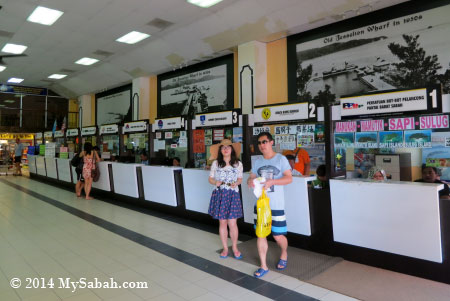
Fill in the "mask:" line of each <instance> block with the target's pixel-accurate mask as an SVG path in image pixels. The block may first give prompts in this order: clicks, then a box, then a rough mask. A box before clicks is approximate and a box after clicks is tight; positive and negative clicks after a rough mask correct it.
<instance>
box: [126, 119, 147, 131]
mask: <svg viewBox="0 0 450 301" xmlns="http://www.w3.org/2000/svg"><path fill="white" fill-rule="evenodd" d="M147 124H148V123H147V121H133V122H126V123H124V125H123V133H133V132H143V131H146V130H147Z"/></svg>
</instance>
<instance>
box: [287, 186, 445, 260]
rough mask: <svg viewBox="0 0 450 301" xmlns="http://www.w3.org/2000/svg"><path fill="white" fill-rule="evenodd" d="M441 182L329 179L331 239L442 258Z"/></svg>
mask: <svg viewBox="0 0 450 301" xmlns="http://www.w3.org/2000/svg"><path fill="white" fill-rule="evenodd" d="M442 188H443V184H428V183H412V182H399V181H387V182H375V181H370V180H355V179H350V180H330V191H331V210H332V223H333V236H334V241H336V242H339V243H344V244H349V245H353V246H358V247H364V248H368V249H373V250H378V251H384V252H389V253H393V254H398V255H403V256H409V257H413V258H419V259H423V260H429V261H434V262H439V263H441V262H442V258H443V257H442V247H441V246H442V243H441V227H440V213H439V193H438V192H439V190H440V189H442ZM288 224H289V223H288Z"/></svg>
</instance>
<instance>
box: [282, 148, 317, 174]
mask: <svg viewBox="0 0 450 301" xmlns="http://www.w3.org/2000/svg"><path fill="white" fill-rule="evenodd" d="M283 155H284V156H286V155H292V156H294V158H295V164H294V169H295V170H296V171H298V172H299V173H301V174H302V175H304V176H307V177H309V175H310V168H311V160H310V158H309V154H308V152H307V151H306V150H304V149H303V148H300V147H297V148H296V149H294V150H287V151H284V152H283Z"/></svg>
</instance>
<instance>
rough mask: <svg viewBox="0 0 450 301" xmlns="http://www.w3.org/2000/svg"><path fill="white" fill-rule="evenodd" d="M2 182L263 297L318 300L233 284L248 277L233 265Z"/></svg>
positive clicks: (276, 287) (274, 287) (281, 289)
mask: <svg viewBox="0 0 450 301" xmlns="http://www.w3.org/2000/svg"><path fill="white" fill-rule="evenodd" d="M0 182H1V183H3V184H5V185H8V186H11V187H13V188H15V189H17V190H19V191H21V192H23V193H26V194H28V195H31V196H33V197H34V198H36V199H39V200H41V201H43V202H45V203H47V204H50V205H53V206H55V207H57V208H59V209H61V210H63V211H65V212H67V213H70V214H72V215H74V216H77V217H79V218H81V219H83V220H85V221H87V222H90V223H92V224H94V225H97V226H99V227H101V228H103V229H105V230H108V231H110V232H112V233H115V234H117V235H119V236H121V237H123V238H126V239H128V240H131V241H133V242H135V243H138V244H140V245H142V246H145V247H147V248H149V249H152V250H154V251H156V252H159V253H161V254H163V255H166V256H169V257H171V258H173V259H175V260H177V261H180V262H182V263H184V264H187V265H189V266H191V267H194V268H196V269H199V270H201V271H204V272H206V273H208V274H210V275H213V276H216V277H218V278H220V279H222V280H225V281H227V282H229V283H233V284H235V285H238V286H240V287H242V288H245V289H248V290H249V291H253V292H255V293H258V294H260V295H262V296H264V297H268V298H271V297H273V296H272V294H270V293H269V292H268V290H267V289H266V290H261V291H258V289H260V288H261V287H268V288H269V290H277V291H279V292H281V293H280V294H279V295H278V297H279V296H281V295H286V294H288V293H289V295H291V296H295V297H297V300H316V299H314V298H311V297H308V296H305V295H303V294H301V293H298V292H295V291H292V290H289V289H287V288H284V287H282V286H279V285H276V284H273V283H270V282H267V281H265V280H263V279H255V280H256V281H258V282H260V283H261V285H258V286H257V287H256V288H255V287H251V288H249V287H248V286H247V285H246V283H245V282H238V283H234V282H235V281H238V280H239V279H243V278H245V276H248V275H247V274H245V273H242V272H240V271H236V270H234V269H232V268H229V267H226V266H222V265H220V264H218V263H215V262H213V261H210V260H208V259H205V258H202V257H200V256H197V255H195V254H192V253H189V252H186V251H184V250H181V249H178V248H176V247H173V246H170V245H168V244H166V243H164V242H161V241H158V240H156V239H153V238H150V237H148V236H145V235H143V234H140V233H138V232H135V231H133V230H130V229H127V228H125V227H122V226H120V225H117V224H114V223H112V222H109V221H107V220H105V219H102V218H100V217H97V216H95V215H92V214H90V213H87V212H85V211H82V210H79V209H77V208H74V207H72V206H69V205H67V204H65V203H62V202H60V201H58V200H55V199H52V198H50V197H47V196H45V195H42V194H40V193H37V192H35V191H32V190H29V189H27V188H25V187H22V186H20V185H17V184H15V183H12V182H9V181H6V180H3V179H0ZM170 253H176V254H170ZM233 275H234V279H233Z"/></svg>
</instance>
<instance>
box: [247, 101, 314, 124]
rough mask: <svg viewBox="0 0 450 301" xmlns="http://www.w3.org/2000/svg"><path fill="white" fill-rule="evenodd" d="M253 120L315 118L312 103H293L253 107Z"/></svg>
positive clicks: (274, 120)
mask: <svg viewBox="0 0 450 301" xmlns="http://www.w3.org/2000/svg"><path fill="white" fill-rule="evenodd" d="M253 116H254V117H253V118H254V122H279V121H289V120H304V119H309V120H317V110H316V105H315V104H314V103H307V102H302V103H294V104H285V105H277V106H263V107H255V109H254V113H253Z"/></svg>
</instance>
